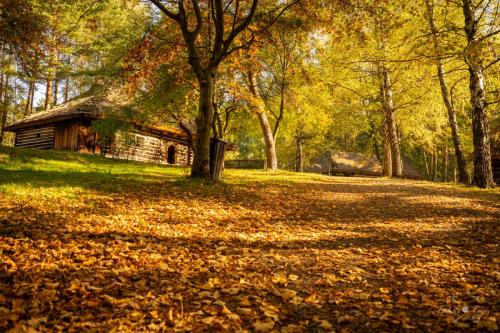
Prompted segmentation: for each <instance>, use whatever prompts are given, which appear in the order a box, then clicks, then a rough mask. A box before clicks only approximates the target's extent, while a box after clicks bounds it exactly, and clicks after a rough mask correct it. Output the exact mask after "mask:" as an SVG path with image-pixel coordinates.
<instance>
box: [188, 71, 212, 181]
mask: <svg viewBox="0 0 500 333" xmlns="http://www.w3.org/2000/svg"><path fill="white" fill-rule="evenodd" d="M214 82H215V70H208V71H207V72H206V73H205V74H204V75H202V76H201V75H200V76H199V77H198V83H199V86H200V97H199V103H198V115H197V116H196V137H195V140H194V158H193V165H192V166H191V176H192V177H204V178H209V177H210V138H211V136H212V123H213V117H214V111H213V105H212V101H213V94H214Z"/></svg>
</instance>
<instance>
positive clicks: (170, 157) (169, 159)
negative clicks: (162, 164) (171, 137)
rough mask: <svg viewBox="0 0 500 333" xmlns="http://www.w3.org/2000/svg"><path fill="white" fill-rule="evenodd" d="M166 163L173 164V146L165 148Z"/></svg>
mask: <svg viewBox="0 0 500 333" xmlns="http://www.w3.org/2000/svg"><path fill="white" fill-rule="evenodd" d="M167 163H168V164H175V146H169V147H168V149H167Z"/></svg>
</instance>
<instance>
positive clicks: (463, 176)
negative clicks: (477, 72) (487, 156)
mask: <svg viewBox="0 0 500 333" xmlns="http://www.w3.org/2000/svg"><path fill="white" fill-rule="evenodd" d="M433 1H434V0H427V1H426V2H425V4H426V7H427V18H428V23H429V28H430V30H431V33H432V39H433V43H434V51H435V52H436V53H439V52H440V51H441V46H440V44H439V38H438V33H439V31H438V29H437V27H436V23H435V20H434V2H433ZM436 67H437V74H438V79H439V85H440V87H441V95H442V97H443V102H444V106H445V108H446V111H447V113H448V123H449V125H450V129H451V136H452V139H453V147H454V149H455V157H456V160H457V167H458V174H459V180H460V182H461V183H462V184H469V182H470V179H469V174H468V173H467V161H466V160H465V157H464V153H463V149H462V142H461V140H460V136H459V133H458V123H457V112H456V110H455V107H454V105H453V101H452V99H451V94H450V90H449V89H448V85H447V84H446V79H445V71H444V65H443V62H442V60H441V58H439V57H438V58H437V60H436Z"/></svg>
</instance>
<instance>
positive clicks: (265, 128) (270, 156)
mask: <svg viewBox="0 0 500 333" xmlns="http://www.w3.org/2000/svg"><path fill="white" fill-rule="evenodd" d="M257 117H258V118H259V123H260V128H261V129H262V134H263V135H264V142H265V144H266V159H267V169H268V170H277V169H278V159H277V158H276V146H275V142H274V137H273V131H272V129H271V125H270V124H269V120H268V119H267V114H266V112H265V111H260V112H258V113H257Z"/></svg>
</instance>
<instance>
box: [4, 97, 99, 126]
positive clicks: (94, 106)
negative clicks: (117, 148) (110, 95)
mask: <svg viewBox="0 0 500 333" xmlns="http://www.w3.org/2000/svg"><path fill="white" fill-rule="evenodd" d="M98 114H99V106H98V101H97V99H96V98H95V97H93V96H88V97H82V98H78V99H74V100H72V101H69V102H67V103H64V104H61V105H58V106H56V107H54V108H53V109H50V110H48V111H41V112H37V113H34V114H32V115H31V116H28V117H25V118H23V119H20V120H18V121H15V122H13V123H12V124H10V125H8V126H6V127H5V130H6V131H13V130H16V129H20V128H24V127H31V126H36V125H41V124H45V123H48V122H54V121H60V120H66V119H73V118H77V117H80V116H88V117H90V118H97V117H98Z"/></svg>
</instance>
